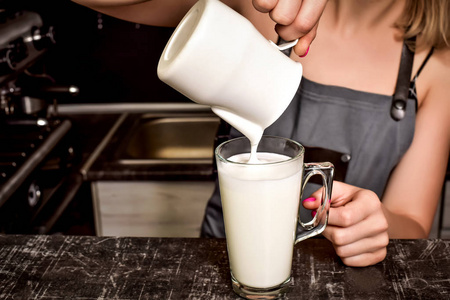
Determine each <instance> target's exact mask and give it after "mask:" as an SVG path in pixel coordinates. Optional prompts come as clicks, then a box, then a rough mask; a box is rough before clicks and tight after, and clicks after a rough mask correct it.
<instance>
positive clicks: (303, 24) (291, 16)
mask: <svg viewBox="0 0 450 300" xmlns="http://www.w3.org/2000/svg"><path fill="white" fill-rule="evenodd" d="M252 1H253V6H254V7H255V8H256V9H257V10H258V11H260V12H264V13H269V15H270V17H271V18H272V20H274V21H275V22H276V23H277V25H276V27H275V30H276V31H277V33H278V35H280V36H281V37H282V38H283V39H284V40H286V41H292V40H296V39H299V41H298V43H297V45H296V46H295V47H294V52H295V53H296V54H297V55H298V56H300V57H303V56H305V55H306V54H307V53H308V51H309V46H310V45H311V43H312V41H313V40H314V38H315V37H316V32H317V26H318V23H319V19H320V17H321V15H322V12H323V10H324V9H325V5H326V3H327V0H252Z"/></svg>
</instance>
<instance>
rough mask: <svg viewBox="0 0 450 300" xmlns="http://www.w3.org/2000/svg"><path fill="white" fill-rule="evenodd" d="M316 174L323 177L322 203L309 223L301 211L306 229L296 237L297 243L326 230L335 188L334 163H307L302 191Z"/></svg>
mask: <svg viewBox="0 0 450 300" xmlns="http://www.w3.org/2000/svg"><path fill="white" fill-rule="evenodd" d="M314 175H320V176H321V177H322V182H323V186H324V189H323V192H322V196H321V202H320V203H321V205H320V207H319V208H318V209H317V213H316V215H315V216H314V218H313V219H312V220H311V221H309V222H307V223H303V222H302V221H301V220H300V213H299V216H298V222H299V224H300V225H301V227H303V229H304V231H302V232H300V233H299V234H298V235H297V237H296V239H295V243H296V244H297V243H298V242H300V241H303V240H306V239H308V238H310V237H313V236H316V235H318V234H321V233H322V232H323V231H324V230H325V228H326V226H327V223H328V211H329V209H330V200H331V191H332V189H333V176H334V166H333V164H332V163H329V162H322V163H305V164H304V173H303V186H302V191H303V190H304V188H305V186H306V183H307V182H308V181H309V179H310V178H311V177H312V176H314ZM299 212H300V210H299Z"/></svg>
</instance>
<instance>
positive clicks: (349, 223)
mask: <svg viewBox="0 0 450 300" xmlns="http://www.w3.org/2000/svg"><path fill="white" fill-rule="evenodd" d="M321 193H322V189H319V190H318V191H316V192H315V193H313V194H312V195H311V198H308V199H305V201H303V206H304V207H305V208H307V209H317V208H318V207H319V204H320V203H319V199H320V198H321ZM323 236H325V237H326V238H327V239H328V240H329V241H331V243H332V244H333V247H334V249H335V250H336V254H337V255H338V256H339V257H341V259H342V261H343V263H344V264H346V265H348V266H354V267H364V266H369V265H373V264H376V263H378V262H380V261H382V260H383V259H384V258H385V257H386V247H387V245H388V243H389V236H388V222H387V220H386V218H385V216H384V213H383V210H382V204H381V201H380V199H379V198H378V196H377V195H376V194H375V193H374V192H372V191H369V190H365V189H361V188H358V187H355V186H352V185H348V184H345V183H342V182H337V181H335V182H334V183H333V193H332V197H331V206H330V211H329V217H328V225H327V227H326V229H325V231H324V232H323Z"/></svg>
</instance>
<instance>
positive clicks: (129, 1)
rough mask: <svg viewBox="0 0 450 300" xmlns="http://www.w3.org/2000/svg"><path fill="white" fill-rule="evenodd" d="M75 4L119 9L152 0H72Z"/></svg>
mask: <svg viewBox="0 0 450 300" xmlns="http://www.w3.org/2000/svg"><path fill="white" fill-rule="evenodd" d="M72 1H73V2H75V3H78V4H81V5H83V6H88V7H117V6H124V5H133V4H139V3H143V2H148V1H151V0H72Z"/></svg>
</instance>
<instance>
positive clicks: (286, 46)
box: [269, 39, 298, 51]
mask: <svg viewBox="0 0 450 300" xmlns="http://www.w3.org/2000/svg"><path fill="white" fill-rule="evenodd" d="M269 42H270V43H271V44H272V45H273V46H275V47H277V48H278V50H280V51H284V50H286V49H289V48H292V47H294V46H295V45H297V43H298V39H296V40H293V41H290V42H286V43H283V44H281V45H277V44H275V43H274V42H272V41H269Z"/></svg>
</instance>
